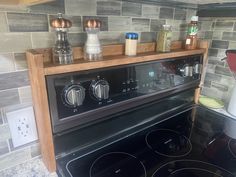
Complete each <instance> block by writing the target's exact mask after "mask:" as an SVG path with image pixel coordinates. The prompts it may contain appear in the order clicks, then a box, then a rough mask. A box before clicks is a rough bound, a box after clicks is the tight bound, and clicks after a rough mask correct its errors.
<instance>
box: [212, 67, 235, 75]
mask: <svg viewBox="0 0 236 177" xmlns="http://www.w3.org/2000/svg"><path fill="white" fill-rule="evenodd" d="M215 73H216V74H220V75H225V76H232V74H231V72H230V70H229V68H224V67H221V66H216V69H215Z"/></svg>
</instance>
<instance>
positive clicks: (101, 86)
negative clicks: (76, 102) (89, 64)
mask: <svg viewBox="0 0 236 177" xmlns="http://www.w3.org/2000/svg"><path fill="white" fill-rule="evenodd" d="M91 89H92V93H93V96H94V97H95V98H96V99H97V100H99V101H101V100H106V99H108V98H109V90H110V86H109V83H108V82H107V81H106V80H104V79H99V80H97V81H92V83H91Z"/></svg>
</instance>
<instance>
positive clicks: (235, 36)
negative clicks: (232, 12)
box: [222, 32, 236, 41]
mask: <svg viewBox="0 0 236 177" xmlns="http://www.w3.org/2000/svg"><path fill="white" fill-rule="evenodd" d="M222 39H223V40H229V41H236V32H223V37H222Z"/></svg>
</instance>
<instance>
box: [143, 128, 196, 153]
mask: <svg viewBox="0 0 236 177" xmlns="http://www.w3.org/2000/svg"><path fill="white" fill-rule="evenodd" d="M146 143H147V145H148V147H149V148H150V149H152V150H154V151H155V152H156V153H157V154H160V155H163V156H167V157H181V156H186V155H188V154H189V153H190V152H191V150H192V145H191V142H190V140H189V139H188V138H187V137H186V136H183V135H181V134H179V133H178V132H176V131H173V130H168V129H159V130H155V131H152V132H150V133H148V134H147V135H146Z"/></svg>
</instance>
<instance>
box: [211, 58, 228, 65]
mask: <svg viewBox="0 0 236 177" xmlns="http://www.w3.org/2000/svg"><path fill="white" fill-rule="evenodd" d="M217 59H218V58H215V59H213V58H209V60H208V64H211V65H214V66H215V65H219V66H224V62H223V61H220V60H217Z"/></svg>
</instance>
